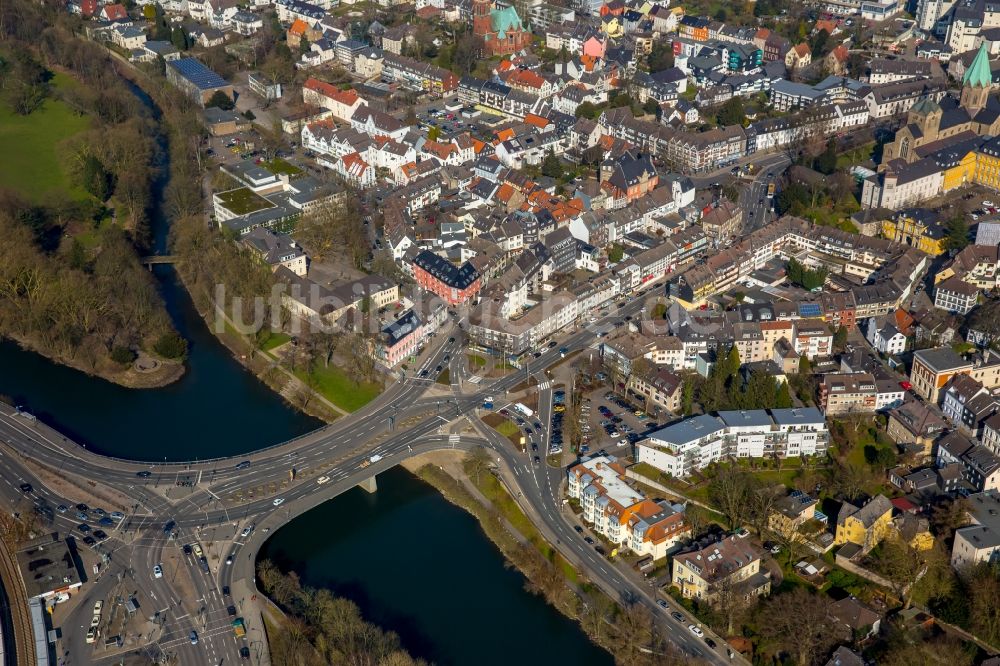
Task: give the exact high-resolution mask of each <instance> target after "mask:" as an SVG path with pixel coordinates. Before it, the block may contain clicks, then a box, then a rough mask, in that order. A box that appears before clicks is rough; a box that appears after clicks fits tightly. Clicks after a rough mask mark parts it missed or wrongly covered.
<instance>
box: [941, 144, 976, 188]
mask: <svg viewBox="0 0 1000 666" xmlns="http://www.w3.org/2000/svg"><path fill="white" fill-rule="evenodd" d="M978 163H979V160H978V159H977V153H976V151H974V150H970V151H969V152H967V153H965V155H963V156H962V157H957V156H956V159H955V161H954V162H952V163H950V164H945V165H943V166H944V167H945V170H944V180H943V181H942V183H941V191H942V192H950V191H951V190H954V189H955V188H958V187H962V186H963V185H967V184H969V183H971V182H973V181H974V180H975V178H976V169H977V168H978Z"/></svg>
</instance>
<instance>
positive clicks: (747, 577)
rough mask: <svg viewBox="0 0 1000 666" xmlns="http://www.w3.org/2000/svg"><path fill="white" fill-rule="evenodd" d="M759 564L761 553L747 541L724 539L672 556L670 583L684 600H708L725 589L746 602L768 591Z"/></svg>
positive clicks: (769, 582) (765, 576)
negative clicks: (685, 598)
mask: <svg viewBox="0 0 1000 666" xmlns="http://www.w3.org/2000/svg"><path fill="white" fill-rule="evenodd" d="M760 562H761V554H760V553H759V552H758V551H757V550H756V549H755V548H754V547H753V545H751V544H750V543H749V539H741V538H739V537H736V536H728V537H726V538H724V539H722V540H721V541H718V542H716V543H713V544H710V545H708V546H705V547H704V548H700V549H696V550H692V551H689V552H686V553H679V554H678V555H675V556H674V561H673V571H672V574H671V582H672V584H673V585H675V586H677V588H678V589H679V590H680V591H681V594H683V595H684V596H685V597H687V598H688V599H702V600H712V599H714V598H715V597H716V596H718V594H719V592H721V591H723V590H726V591H727V592H729V591H731V592H733V593H737V594H740V595H741V596H743V597H744V598H745V599H747V600H750V599H753V598H754V597H759V596H763V595H766V594H768V593H769V592H770V591H771V579H770V578H769V576H768V574H767V573H766V570H765V572H762V571H761V569H760Z"/></svg>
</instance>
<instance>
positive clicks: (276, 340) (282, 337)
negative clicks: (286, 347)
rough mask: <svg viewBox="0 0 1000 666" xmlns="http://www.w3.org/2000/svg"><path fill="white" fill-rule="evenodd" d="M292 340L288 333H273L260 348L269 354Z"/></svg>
mask: <svg viewBox="0 0 1000 666" xmlns="http://www.w3.org/2000/svg"><path fill="white" fill-rule="evenodd" d="M291 339H292V336H290V335H288V334H287V333H272V334H271V337H269V338H268V339H267V340H265V341H264V344H262V345H261V346H260V349H261V351H265V352H269V351H271V350H272V349H276V348H278V347H280V346H281V345H283V344H285V343H286V342H288V341H289V340H291Z"/></svg>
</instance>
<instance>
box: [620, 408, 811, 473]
mask: <svg viewBox="0 0 1000 666" xmlns="http://www.w3.org/2000/svg"><path fill="white" fill-rule="evenodd" d="M828 443H829V431H828V429H827V427H826V421H825V419H824V418H823V415H822V414H821V413H820V411H819V410H818V409H815V408H812V407H810V408H804V409H772V410H770V411H767V410H763V409H759V410H749V411H729V412H719V413H718V414H717V415H714V416H713V415H710V414H701V415H698V416H693V417H691V418H688V419H684V420H683V421H679V422H677V423H674V424H671V425H669V426H667V427H665V428H661V429H660V430H657V431H656V432H653V433H650V434H649V436H648V437H647V438H646V439H644V440H641V441H639V442H638V443H637V444H636V461H637V462H645V463H648V464H650V465H652V466H653V467H656V468H657V469H659V470H662V471H664V472H667V473H669V474H671V475H673V476H679V477H683V476H687V475H689V474H690V473H691V472H693V471H694V470H697V469H702V468H703V467H706V466H707V465H709V464H711V463H713V462H716V461H719V460H723V459H726V458H750V457H763V456H770V455H776V456H778V457H792V456H800V455H805V456H810V455H814V454H817V453H823V452H825V451H826V448H827V445H828Z"/></svg>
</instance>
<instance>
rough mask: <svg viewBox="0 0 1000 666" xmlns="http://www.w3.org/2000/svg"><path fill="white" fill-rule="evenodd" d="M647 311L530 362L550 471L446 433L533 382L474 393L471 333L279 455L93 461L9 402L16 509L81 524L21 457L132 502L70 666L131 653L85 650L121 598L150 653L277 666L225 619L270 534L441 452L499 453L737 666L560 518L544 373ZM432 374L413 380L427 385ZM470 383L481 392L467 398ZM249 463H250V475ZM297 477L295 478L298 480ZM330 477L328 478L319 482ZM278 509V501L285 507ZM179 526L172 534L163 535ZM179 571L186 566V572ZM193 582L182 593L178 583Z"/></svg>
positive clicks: (67, 631)
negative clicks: (465, 363) (22, 502)
mask: <svg viewBox="0 0 1000 666" xmlns="http://www.w3.org/2000/svg"><path fill="white" fill-rule="evenodd" d="M643 306H644V299H642V298H635V299H629V301H628V302H627V303H625V304H624V305H623V307H621V308H614V307H613V308H612V309H611V310H612V313H611V314H609V315H608V316H607V317H604V318H601V319H599V320H598V321H596V322H594V323H593V324H591V325H589V326H586V327H584V328H582V329H580V330H577V331H575V332H573V333H570V334H569V335H568V336H565V337H563V338H562V339H561V340H560V341H559V343H558V345H557V346H556V347H553V348H551V349H549V348H546V350H545V351H544V353H543V355H542V356H541V358H539V359H532V362H531V364H530V369H531V371H532V374H533V375H534V376H535V377H536V379H537V380H538V381H539V383H540V384H541V385H542V387H543V388H542V389H541V390H540V392H539V410H538V412H537V414H536V416H537V420H539V421H541V423H542V426H543V428H542V432H541V433H538V434H536V435H535V437H536V438H537V439H536V441H538V443H539V448H540V449H541V451H540V452H539V453H540V454H541V458H542V462H540V463H535V462H533V455H532V453H531V451H530V447H529V452H528V454H527V455H525V454H523V453H521V452H519V451H517V450H516V449H515V447H513V446H511V444H510V442H509V441H508V440H506V438H503V437H501V436H500V435H498V434H497V433H496V432H495V431H493V430H491V429H489V428H485V427H484V428H481V429H480V430H481V432H483V433H484V434H485V438H478V437H466V436H461V437H456V436H454V435H449V434H443V433H442V428H443V427H444V426H446V425H447V424H448V423H450V422H451V421H453V420H455V419H457V418H459V417H461V416H470V417H471V418H472V419H473V420H477V419H476V417H475V414H476V412H477V409H478V408H481V406H482V401H483V398H485V397H488V396H491V397H494V398H496V399H497V400H498V401H499V400H501V396H504V395H505V394H506V393H507V392H508V391H509V390H510V389H512V388H513V387H514V386H516V385H517V384H519V383H521V382H522V381H524V379H525V377H526V374H527V373H526V372H515V373H511V374H509V375H507V376H506V377H503V378H501V379H497V380H494V381H488V380H482V381H481V382H480V383H478V384H476V383H474V382H469V379H470V376H468V375H467V373H465V370H464V369H460V367H459V366H460V364H459V363H458V362H457V361H458V359H459V358H460V357H462V356H463V355H464V344H463V339H462V334H461V333H460V332H458V331H456V332H455V333H454V334H453V335H454V338H455V340H454V342H449V341H448V339H449V337H450V336H449V335H447V334H444V335H439V336H438V339H437V340H436V342H437V344H438V345H439V346H438V347H437V348H436V349H434V350H433V351H432V352H431V353H430V354H429V355H428V357H427V359H426V361H425V362H424V363H423V365H422V366H421V368H422V369H427V370H428V373H427V377H426V378H419V376H417V377H408V378H405V379H401V380H399V381H398V382H397V383H396V384H394V385H393V386H391V387H389V388H388V389H387V390H386V391H385V392H384V393H383V394H382V395H381V396H380V397H379V398H378V399H376V400H375V401H373V402H372V403H370V404H369V405H368V406H366V407H365V408H364V409H362V410H359V412H356V413H355V414H353V415H352V416H351V417H348V418H344V419H341V420H340V421H338V422H337V423H335V424H333V425H331V426H328V427H325V428H321V429H319V430H317V431H314V432H312V433H308V434H306V435H304V436H302V437H298V438H296V439H294V440H291V441H290V442H287V443H284V444H281V445H278V446H274V447H270V448H268V449H264V450H261V451H257V452H254V453H251V454H248V455H245V456H235V457H232V458H227V459H216V460H209V461H199V462H197V463H169V464H160V463H153V464H150V463H136V462H131V461H121V460H113V459H109V458H105V457H102V456H98V455H95V454H93V453H92V452H89V451H86V450H84V449H83V448H81V447H79V446H78V445H76V444H75V443H72V442H69V441H67V440H66V439H65V438H64V437H62V435H60V434H59V433H57V432H55V431H54V430H52V429H50V428H48V427H47V426H45V425H44V424H41V423H39V422H37V421H35V420H34V419H32V418H30V417H27V416H25V415H22V414H17V413H15V412H14V410H12V409H10V408H8V407H6V406H5V405H0V440H2V441H4V442H7V443H8V445H9V447H10V448H4V447H0V469H2V473H0V480H2V481H3V483H0V496H2V497H5V498H6V499H8V500H10V501H12V502H16V501H19V499H20V497H21V493H20V491H19V490H18V485H19V484H20V483H23V482H28V483H31V484H32V485H33V487H34V492H33V495H32V498H33V500H34V501H35V502H36V504H42V505H47V506H50V507H55V506H58V505H60V504H66V505H69V506H70V511H68V512H67V513H65V514H63V513H59V512H58V511H56V512H54V514H53V524H54V527H55V528H56V529H59V531H60V532H63V533H72V531H73V529H74V527H75V525H76V524H77V523H78V522H79V521H78V520H77V519H76V518H75V517H74V516H73V511H72V505H73V504H75V503H76V502H77V501H78V500H76V499H75V498H72V497H67V498H64V497H59V496H57V495H56V494H54V493H52V492H50V491H49V490H48V489H47V488H46V487H45V486H44V485H43V484H42V483H41V482H40V481H39V480H38V479H37V478H35V477H34V475H32V474H31V473H30V471H29V470H28V468H27V467H26V466H25V465H24V464H23V462H22V461H23V457H24V456H30V457H31V458H33V459H36V460H38V461H40V462H43V463H45V464H47V465H49V466H50V467H52V468H54V469H72V470H73V471H74V472H75V473H76V474H78V475H80V476H83V477H85V478H86V479H88V480H89V481H92V482H95V483H97V484H101V485H105V486H108V487H110V488H113V489H115V490H117V491H119V492H121V493H123V494H125V495H127V496H128V497H130V498H131V499H132V500H133V501H134V507H133V510H132V511H131V512H129V514H128V515H127V516H126V517H125V518H124V519H123V520H121V521H120V522H119V523H118V524H116V525H115V527H114V528H113V529H112V528H105V530H106V531H107V532H108V534H109V535H110V539H109V540H108V541H107V542H106V543H105V544H102V545H99V546H98V547H99V548H100V549H101V550H102V551H104V552H107V553H108V554H109V556H110V558H111V561H110V563H109V564H108V566H107V567H106V568H105V570H104V572H103V573H102V574H101V576H100V578H98V579H97V580H96V581H95V582H92V583H90V582H88V583H87V584H85V586H84V588H83V591H82V594H83V596H84V598H83V599H82V600H79V602H78V606H77V608H75V610H74V611H73V613H71V614H70V616H69V617H68V618H67V619H66V620H65V621H64V622H63V623H62V624H63V626H64V632H63V634H64V639H63V649H64V650H65V651H67V652H68V655H66V659H65V660H64V662H63V663H65V664H67V666H70V665H72V664H83V663H112V662H114V661H115V660H116V659H117V658H120V654H121V652H122V650H119V651H106V650H105V649H104V647H103V640H104V638H105V637H106V636H109V635H114V633H112V632H115V630H116V628H115V627H102V629H103V630H104V633H103V634H102V637H101V639H99V640H98V641H97V643H95V644H94V645H86V644H85V643H84V635H85V631H84V632H81V631H79V630H77V627H85V626H89V619H90V615H91V613H92V609H93V605H94V603H93V602H94V601H95V600H97V599H105V614H106V615H107V616H108V620H110V619H111V615H112V614H111V613H110V612H109V609H108V606H109V604H108V599H109V598H110V596H111V595H112V594H113V593H116V594H121V593H122V591H124V592H125V593H126V594H134V595H135V596H136V598H137V599H138V600H139V602H140V606H141V609H140V611H139V613H140V614H142V615H143V616H144V617H151V616H154V615H155V614H156V613H157V612H159V619H158V620H157V622H156V624H155V626H154V627H153V630H152V631H151V632H148V633H146V634H143V636H142V637H141V638H139V640H140V642H141V643H142V644H146V645H152V646H154V648H153V649H155V650H161V651H163V652H167V653H170V654H174V655H176V656H177V658H178V660H179V663H182V664H197V663H209V664H234V663H240V662H241V659H240V657H239V652H238V650H239V648H240V647H243V646H248V647H250V646H254V648H253V650H252V652H251V654H252V656H251V661H252V663H268V660H267V658H266V655H261V654H260V638H261V637H262V628H261V627H260V626H259V624H260V622H259V616H257V617H256V618H254V617H252V616H246V621H247V625H248V631H249V635H248V637H247V638H246V639H245V640H244V639H237V638H236V637H235V636H234V634H233V632H232V628H231V625H230V623H231V617H230V616H229V614H228V613H227V611H226V608H227V606H229V605H237V607H238V612H243V602H245V601H246V594H247V593H252V592H255V591H256V587H255V579H254V571H253V566H254V561H255V556H256V553H257V551H258V550H259V548H260V545H261V544H262V543H263V541H264V540H265V539H266V538H267V536H268V534H269V533H270V532H271V531H272V530H274V529H277V528H278V527H280V526H281V525H283V524H284V523H286V522H288V521H290V520H292V519H294V518H295V517H296V516H298V515H300V514H301V513H303V512H305V511H308V510H309V509H310V508H313V507H315V506H318V505H319V504H321V503H322V502H325V501H327V500H329V499H331V498H333V497H336V496H337V495H339V494H340V493H342V492H344V491H346V490H348V489H350V488H353V487H354V486H356V485H358V484H359V483H362V482H364V481H365V480H366V479H369V478H371V477H373V476H374V475H377V474H378V473H379V472H381V471H384V470H385V469H388V468H389V467H392V466H394V465H396V464H398V463H399V462H401V461H402V460H403V459H405V458H407V457H410V456H413V455H417V454H419V453H422V452H424V451H429V450H433V449H440V448H463V449H468V448H472V447H474V446H477V445H483V446H488V447H489V448H490V449H491V450H492V451H493V452H494V454H495V457H496V459H497V463H498V466H499V467H500V468H501V469H502V470H506V471H508V472H509V474H508V475H506V476H505V477H504V478H505V480H507V481H508V483H509V484H510V485H512V486H514V487H516V488H517V489H518V490H517V491H518V492H519V493H520V495H519V497H518V501H519V503H521V505H522V507H524V509H525V511H527V512H528V514H529V515H530V516H531V517H532V518H533V519H534V521H535V522H536V523H537V524H538V525H539V527H540V529H541V530H542V532H543V533H544V534H545V535H546V537H547V538H549V539H550V540H551V542H552V543H553V545H555V546H556V547H557V548H558V549H559V550H560V551H561V552H562V553H563V554H564V555H565V556H566V557H567V558H568V559H569V560H570V561H571V562H574V563H575V564H577V566H579V567H580V568H581V569H582V570H583V571H584V573H586V575H587V576H588V577H589V578H590V579H592V580H594V581H595V582H596V583H597V584H598V585H600V586H601V587H602V588H603V589H604V590H605V591H606V592H607V593H608V594H610V595H612V596H613V597H614V598H616V599H620V600H625V601H634V602H638V603H642V604H643V605H645V606H647V607H649V608H650V609H651V610H652V611H653V612H654V615H655V616H656V617H657V618H658V620H659V622H660V628H661V631H662V632H663V634H664V636H665V637H666V638H668V639H669V640H670V641H671V642H672V643H674V644H675V645H676V646H677V647H679V648H680V649H681V650H684V651H685V652H686V653H687V654H688V655H690V656H692V657H701V658H704V659H706V660H707V661H710V662H713V663H729V662H730V659H728V658H726V657H725V656H723V655H722V654H721V653H718V652H713V651H711V650H709V648H708V647H707V645H705V644H704V642H702V641H701V640H700V639H698V638H696V637H694V636H693V635H692V634H691V633H690V632H689V630H688V628H687V626H686V625H687V624H688V623H687V622H685V626H682V625H681V624H679V623H677V622H675V621H674V620H672V619H671V618H670V617H669V615H668V614H667V613H666V612H665V611H663V610H662V609H660V608H659V607H658V606H657V605H656V604H655V601H654V597H653V596H652V594H651V591H650V590H649V589H647V588H646V587H644V586H643V585H642V584H640V583H639V582H637V581H633V580H631V579H630V578H629V577H628V576H627V575H625V574H624V573H623V572H621V571H620V570H619V569H617V568H616V567H615V566H614V565H613V564H612V563H611V562H609V561H608V560H607V559H606V558H605V557H603V556H601V555H600V554H598V553H597V552H596V551H595V550H593V548H592V547H590V546H588V545H587V544H586V543H585V542H584V541H583V535H581V534H578V533H577V532H576V531H575V530H574V529H573V526H572V525H573V523H572V522H571V517H570V516H569V515H567V514H566V513H564V512H563V510H562V506H563V505H562V493H561V483H562V480H563V478H564V474H565V472H564V470H562V469H560V468H554V467H550V466H548V465H546V464H545V463H544V460H545V455H544V452H546V451H547V444H548V427H549V417H550V415H551V411H550V410H551V397H552V391H551V386H550V385H546V384H547V383H548V382H549V380H548V378H547V376H546V375H545V373H544V370H545V368H547V367H549V366H551V365H553V364H554V363H556V362H558V361H560V360H561V359H562V355H561V354H560V352H559V349H560V348H567V349H568V350H570V352H572V351H576V350H583V349H587V348H588V347H595V346H596V344H597V340H598V338H597V331H600V330H603V329H606V328H608V325H609V324H611V323H613V322H616V321H619V320H620V319H621V318H622V317H624V316H626V315H635V314H637V313H639V312H640V309H641V308H643ZM445 356H448V357H449V360H448V361H445V360H444V359H445ZM438 365H442V366H443V367H444V366H448V367H450V369H451V371H452V382H453V384H452V387H451V389H452V391H451V396H445V397H428V396H425V395H424V393H425V392H426V390H427V388H428V387H429V386H431V385H433V384H434V382H435V380H436V378H437V373H436V372H435V370H436V368H437V366H438ZM421 368H418V369H416V370H415V371H414V374H416V375H419V374H420V369H421ZM459 383H461V384H462V387H463V388H464V389H465V390H466V391H471V392H469V393H465V394H460V393H458V392H457V389H458V386H459ZM438 386H442V385H438ZM445 388H447V387H445ZM534 420H535V419H534V418H532V419H531V421H532V422H533V421H534ZM373 440H374V442H373ZM373 456H380V458H378V459H377V461H376V462H374V463H366V461H370V460H371V459H372V457H373ZM244 461H249V463H250V464H249V465H248V466H247V465H240V463H243V462H244ZM238 466H239V467H238ZM293 467H294V469H295V470H296V475H297V479H298V480H296V481H294V482H291V483H289V477H290V471H291V469H292V468H293ZM145 472H149V476H148V478H141V477H139V476H137V474H138V473H145ZM181 476H185V477H197V478H198V479H199V480H200V483H198V484H197V485H196V486H195V487H194V488H192V489H191V492H190V494H188V495H187V496H186V497H183V498H180V499H173V500H168V499H166V498H165V497H164V496H163V493H162V492H161V490H160V486H161V485H165V486H166V487H173V485H174V480H175V479H176V478H178V477H181ZM320 476H325V477H327V478H328V479H329V481H327V482H326V483H323V484H320V483H318V481H317V479H318V478H319V477H320ZM283 483H284V486H282V484H283ZM270 484H275V486H276V487H277V488H278V490H277V492H276V493H274V494H271V493H270V492H265V493H264V494H262V495H259V494H251V492H252V491H251V490H250V489H254V488H259V487H261V486H265V487H267V486H269V485H270ZM237 491H242V492H243V493H244V494H243V495H242V500H241V501H240V502H238V503H237V504H233V503H232V502H230V503H228V504H227V503H226V501H225V500H226V498H228V497H230V496H232V495H233V493H235V492H237ZM278 499H280V500H281V502H280V503H278V504H276V503H275V502H276V500H278ZM168 521H172V522H173V523H174V526H173V529H172V530H167V531H165V530H164V525H165V523H167V522H168ZM248 526H252V527H253V530H252V532H251V534H250V535H249V536H248V537H246V538H244V537H241V536H240V534H241V531H242V530H243V529H245V528H246V527H248ZM77 536H80V535H79V534H78V535H77ZM192 542H197V543H199V544H200V545H201V547H202V548H206V549H211V550H210V551H209V552H210V553H211V556H210V558H209V571H208V572H207V573H206V572H204V571H203V570H202V568H201V567H200V566H199V565H198V563H197V562H196V561H195V560H194V558H193V556H191V555H187V554H185V553H183V550H182V549H183V546H184V544H189V543H192ZM80 545H81V547H86V546H84V545H83V544H82V543H81V544H80ZM230 553H232V554H233V561H232V564H226V563H225V558H226V556H227V555H229V554H230ZM171 556H173V558H171ZM168 562H176V563H178V564H177V566H176V567H175V566H172V565H168ZM160 563H163V564H164V575H163V577H160V578H157V577H156V576H155V575H154V573H153V568H154V566H155V565H157V564H160ZM182 577H184V583H185V584H184V585H183V586H182V585H180V581H181V580H182ZM224 587H230V588H231V589H232V592H233V595H234V596H235V595H236V594H237V590H238V589H239V590H241V591H243V592H244V594H242V598H241V599H235V598H234V597H226V596H224V595H223V593H222V590H223V588H224ZM179 589H187V590H190V589H193V590H194V595H195V596H194V598H191V597H190V596H184V595H183V594H182V593H181V592H179ZM188 594H190V593H188ZM248 610H249V609H248ZM106 621H107V620H106ZM192 630H194V631H196V632H197V633H198V643H197V644H196V645H195V644H192V641H191V640H190V639H189V635H190V632H191V631H192ZM133 638H137V637H133ZM255 640H256V641H257V643H256V645H255V643H254V641H255ZM717 643H719V645H723V644H724V643H723V641H721V639H717ZM126 647H127V648H130V650H128V651H134V650H135V647H134V646H130V645H127V646H126ZM60 656H63V655H60Z"/></svg>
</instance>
